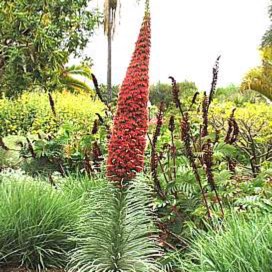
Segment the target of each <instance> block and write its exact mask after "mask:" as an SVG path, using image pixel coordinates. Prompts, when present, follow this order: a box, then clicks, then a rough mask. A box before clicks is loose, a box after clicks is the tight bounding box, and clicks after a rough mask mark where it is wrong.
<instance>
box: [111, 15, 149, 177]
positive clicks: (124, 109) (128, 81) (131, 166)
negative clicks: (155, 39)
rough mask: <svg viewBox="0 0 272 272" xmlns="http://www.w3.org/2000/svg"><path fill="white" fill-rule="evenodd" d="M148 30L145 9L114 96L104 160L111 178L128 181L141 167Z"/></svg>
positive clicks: (146, 123) (144, 134)
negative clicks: (109, 134) (115, 96)
mask: <svg viewBox="0 0 272 272" xmlns="http://www.w3.org/2000/svg"><path fill="white" fill-rule="evenodd" d="M150 30H151V29H150V14H149V11H148V10H147V11H146V14H145V17H144V20H143V23H142V27H141V30H140V34H139V37H138V40H137V42H136V46H135V51H134V53H133V56H132V59H131V62H130V65H129V67H128V69H127V73H126V77H125V79H124V81H123V84H122V86H121V89H120V93H119V97H118V103H117V112H116V115H115V118H114V125H113V129H112V136H111V139H110V142H109V156H108V161H107V175H108V177H109V178H110V179H111V180H112V181H118V182H122V181H128V180H131V179H133V178H134V177H135V176H136V173H138V172H141V171H142V170H143V167H144V151H145V147H146V134H147V129H148V122H147V121H148V111H147V102H148V96H149V91H148V89H149V75H148V73H149V55H150V46H151V41H150V39H151V33H150V32H151V31H150Z"/></svg>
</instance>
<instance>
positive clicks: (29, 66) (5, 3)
mask: <svg viewBox="0 0 272 272" xmlns="http://www.w3.org/2000/svg"><path fill="white" fill-rule="evenodd" d="M90 1H91V0H77V1H73V0H50V1H48V0H35V1H33V0H0V23H1V29H0V84H1V91H0V92H5V94H6V95H7V96H14V95H17V94H19V93H21V92H22V91H23V90H25V89H28V88H29V87H32V88H34V87H35V86H37V87H40V88H43V89H45V90H47V91H50V90H53V89H55V88H56V86H57V85H58V84H59V83H60V79H59V78H60V75H61V73H62V70H63V67H64V64H66V63H67V62H68V59H69V56H71V55H73V56H79V55H80V52H81V51H82V50H83V49H84V48H85V46H86V44H87V42H88V40H89V38H90V36H91V35H92V34H93V31H94V29H95V27H96V26H97V24H98V23H99V20H100V14H99V13H98V11H96V10H90V9H89V8H88V5H89V2H90Z"/></svg>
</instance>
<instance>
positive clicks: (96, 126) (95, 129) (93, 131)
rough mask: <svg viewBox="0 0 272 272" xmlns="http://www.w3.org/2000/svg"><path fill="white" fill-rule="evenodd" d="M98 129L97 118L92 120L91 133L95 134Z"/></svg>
mask: <svg viewBox="0 0 272 272" xmlns="http://www.w3.org/2000/svg"><path fill="white" fill-rule="evenodd" d="M98 129H99V120H97V119H96V120H94V124H93V129H92V134H93V135H94V134H96V133H97V132H98Z"/></svg>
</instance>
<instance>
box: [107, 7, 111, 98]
mask: <svg viewBox="0 0 272 272" xmlns="http://www.w3.org/2000/svg"><path fill="white" fill-rule="evenodd" d="M108 13H109V14H108V16H109V20H108V33H107V34H108V35H107V36H108V67H107V69H108V70H107V91H108V102H111V100H112V88H111V60H112V59H111V50H112V48H111V42H112V32H111V28H112V27H111V24H112V18H111V8H110V5H109V9H108Z"/></svg>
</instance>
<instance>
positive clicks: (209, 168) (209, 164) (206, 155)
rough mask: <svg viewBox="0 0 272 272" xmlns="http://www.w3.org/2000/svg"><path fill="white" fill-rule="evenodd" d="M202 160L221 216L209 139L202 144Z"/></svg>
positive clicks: (221, 208) (220, 204)
mask: <svg viewBox="0 0 272 272" xmlns="http://www.w3.org/2000/svg"><path fill="white" fill-rule="evenodd" d="M203 162H204V168H205V171H206V176H207V181H208V184H209V185H210V187H211V189H212V190H213V191H214V192H215V196H216V199H217V202H218V204H219V206H220V210H221V213H222V217H224V210H223V205H222V202H221V199H220V197H219V194H218V192H217V188H216V184H215V180H214V175H213V147H212V142H211V140H210V139H208V140H207V143H206V144H204V146H203Z"/></svg>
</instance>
